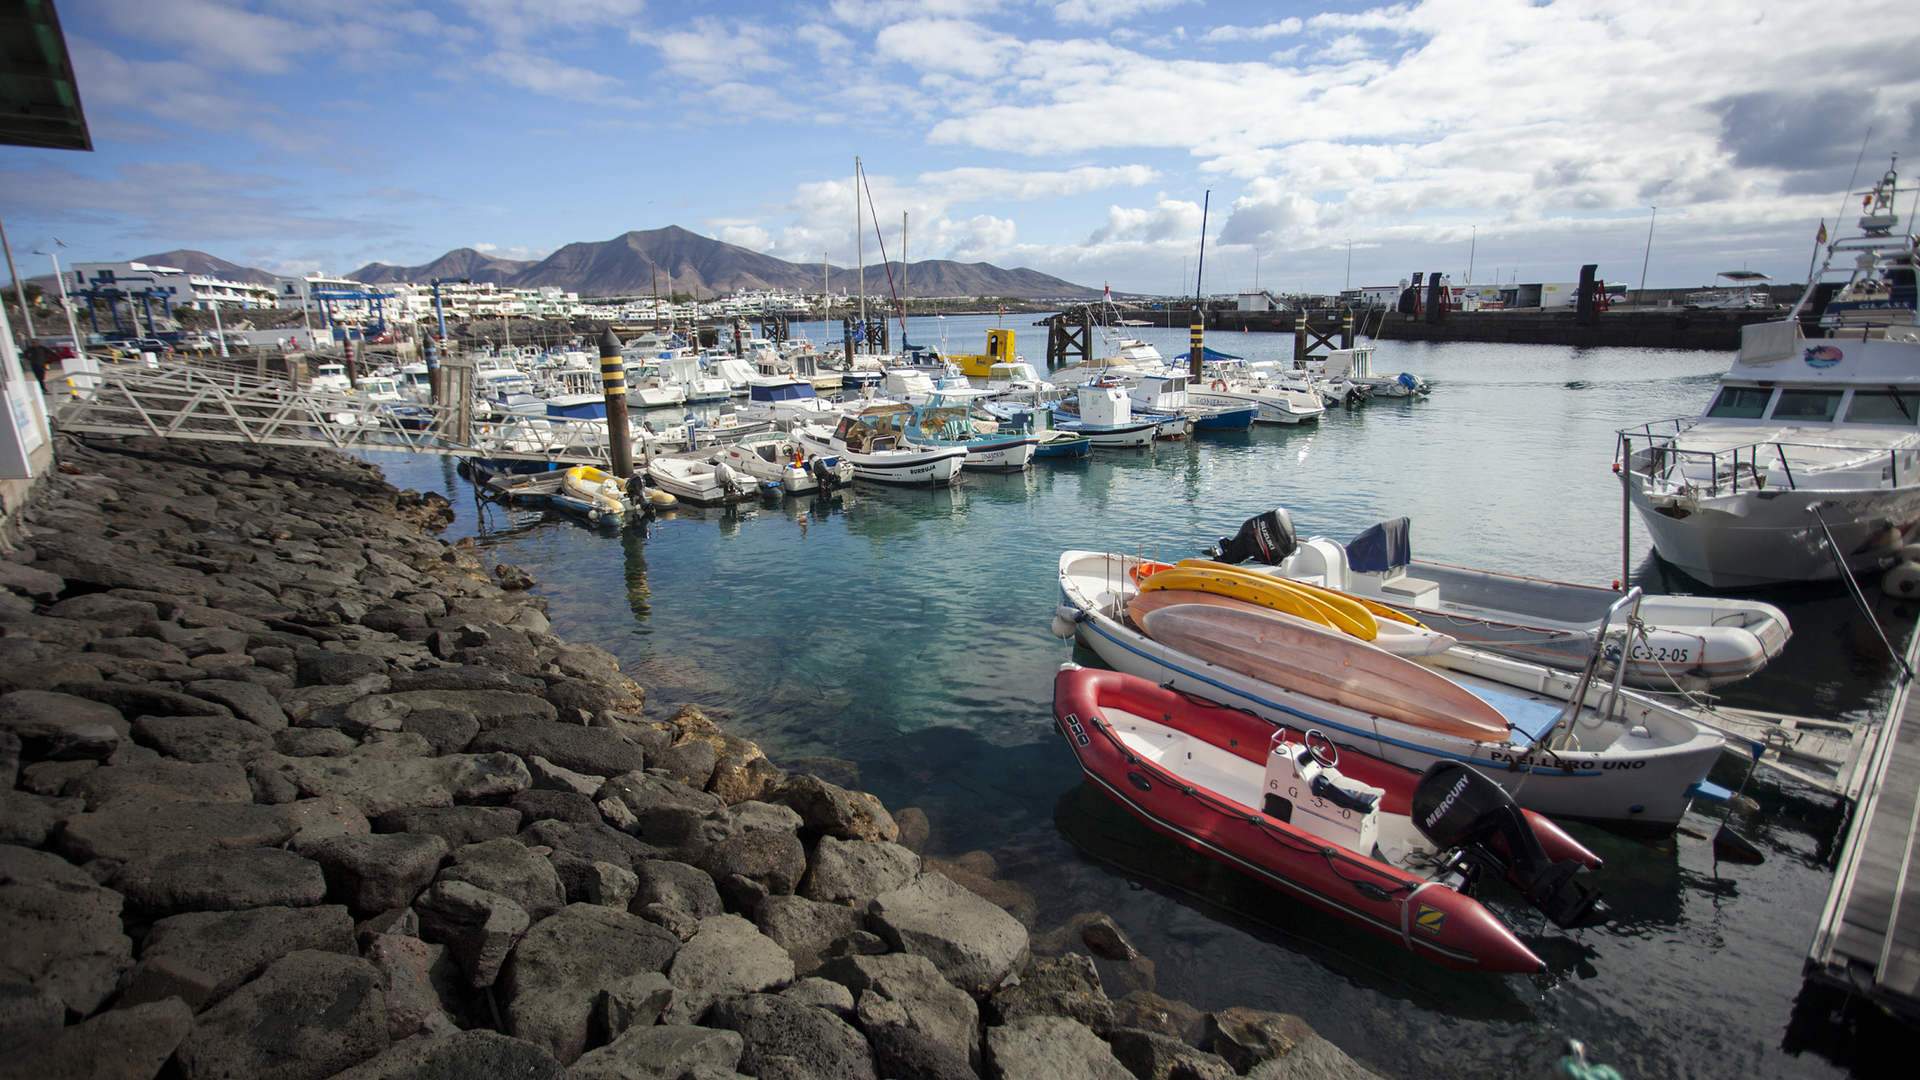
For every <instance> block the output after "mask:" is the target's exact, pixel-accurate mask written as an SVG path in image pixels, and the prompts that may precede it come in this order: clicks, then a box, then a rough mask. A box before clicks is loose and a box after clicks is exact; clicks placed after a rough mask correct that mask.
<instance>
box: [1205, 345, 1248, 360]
mask: <svg viewBox="0 0 1920 1080" xmlns="http://www.w3.org/2000/svg"><path fill="white" fill-rule="evenodd" d="M1200 358H1201V359H1202V360H1205V361H1207V362H1208V363H1212V362H1214V361H1216V360H1245V359H1246V357H1244V356H1235V355H1233V354H1232V353H1230V352H1221V351H1220V350H1219V349H1216V348H1214V347H1212V346H1211V345H1202V346H1200Z"/></svg>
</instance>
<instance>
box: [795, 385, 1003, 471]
mask: <svg viewBox="0 0 1920 1080" xmlns="http://www.w3.org/2000/svg"><path fill="white" fill-rule="evenodd" d="M912 419H913V411H912V409H910V408H909V407H908V406H905V405H900V404H895V403H888V404H884V405H873V406H869V407H868V408H865V409H862V410H861V411H860V412H858V413H854V414H851V415H848V416H843V417H841V418H840V422H839V424H838V425H836V426H834V427H827V426H825V425H823V424H801V425H799V426H798V427H795V428H794V429H793V435H794V438H796V439H798V440H799V441H800V445H801V446H803V447H805V448H806V450H807V452H808V453H809V454H818V455H820V456H823V457H840V458H844V459H845V460H847V461H848V462H850V463H852V465H853V474H854V475H855V476H856V477H858V478H860V479H862V480H872V481H874V482H876V483H881V484H922V485H939V484H950V483H952V482H953V478H954V477H956V476H958V475H959V474H960V467H961V466H962V465H964V464H965V463H966V460H967V448H966V447H964V446H955V447H946V448H935V447H930V446H914V445H912V444H910V443H908V442H907V440H906V429H907V426H908V425H909V424H910V423H912Z"/></svg>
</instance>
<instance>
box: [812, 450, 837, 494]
mask: <svg viewBox="0 0 1920 1080" xmlns="http://www.w3.org/2000/svg"><path fill="white" fill-rule="evenodd" d="M807 466H808V468H809V469H810V470H811V471H812V473H813V479H814V482H815V483H817V484H819V485H820V491H821V493H822V494H825V493H826V492H829V491H832V490H833V482H834V480H835V479H836V478H835V476H834V475H833V469H832V468H831V467H830V466H828V464H827V462H826V459H825V458H818V457H816V458H814V459H813V460H812V461H809V462H807Z"/></svg>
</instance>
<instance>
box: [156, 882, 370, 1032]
mask: <svg viewBox="0 0 1920 1080" xmlns="http://www.w3.org/2000/svg"><path fill="white" fill-rule="evenodd" d="M302 950H320V951H324V952H337V953H348V954H351V953H352V952H353V918H352V916H350V915H348V914H347V909H346V908H344V907H339V906H337V905H329V906H323V907H311V908H290V907H261V908H250V909H248V910H245V911H221V912H191V913H188V914H185V915H175V916H172V917H171V918H166V919H161V920H160V921H159V922H156V923H154V924H153V928H152V929H151V930H149V931H148V932H147V937H146V941H145V942H144V943H143V944H142V945H141V949H140V962H139V963H138V964H137V965H135V966H134V969H133V976H132V978H131V979H130V980H129V981H128V984H127V989H126V992H125V993H123V994H122V995H121V998H120V1000H121V1003H122V1004H128V1003H139V1002H145V1001H161V1000H164V999H166V998H169V997H177V998H179V999H181V1000H182V1001H184V1002H186V1003H187V1005H188V1006H189V1007H191V1008H192V1009H193V1010H194V1011H196V1012H197V1011H199V1010H201V1009H204V1008H206V1007H207V1006H209V1005H212V1004H214V1003H215V1002H217V1001H219V1000H220V999H221V998H224V997H226V996H227V995H228V994H230V993H232V992H233V991H235V990H237V989H239V988H240V986H241V984H242V983H245V982H247V981H248V980H250V979H252V978H253V977H254V976H256V975H258V974H260V972H262V971H264V970H265V969H266V967H267V965H268V964H271V963H272V962H273V961H275V960H278V959H279V958H280V957H282V956H285V955H287V954H288V953H293V952H300V951H302Z"/></svg>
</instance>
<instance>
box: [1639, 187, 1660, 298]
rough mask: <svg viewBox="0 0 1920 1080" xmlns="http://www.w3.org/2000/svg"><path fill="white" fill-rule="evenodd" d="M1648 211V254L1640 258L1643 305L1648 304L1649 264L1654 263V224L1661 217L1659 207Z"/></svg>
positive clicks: (1653, 207)
mask: <svg viewBox="0 0 1920 1080" xmlns="http://www.w3.org/2000/svg"><path fill="white" fill-rule="evenodd" d="M1647 209H1648V210H1649V211H1651V213H1649V214H1648V215H1647V252H1646V254H1645V255H1642V256H1641V257H1640V293H1641V297H1640V301H1641V302H1642V303H1645V302H1646V291H1647V264H1648V263H1650V262H1652V261H1653V223H1654V221H1655V220H1656V219H1658V218H1659V217H1660V208H1659V207H1658V206H1649V207H1647Z"/></svg>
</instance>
